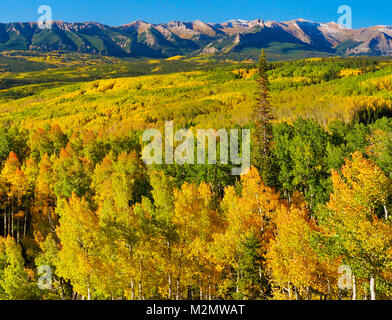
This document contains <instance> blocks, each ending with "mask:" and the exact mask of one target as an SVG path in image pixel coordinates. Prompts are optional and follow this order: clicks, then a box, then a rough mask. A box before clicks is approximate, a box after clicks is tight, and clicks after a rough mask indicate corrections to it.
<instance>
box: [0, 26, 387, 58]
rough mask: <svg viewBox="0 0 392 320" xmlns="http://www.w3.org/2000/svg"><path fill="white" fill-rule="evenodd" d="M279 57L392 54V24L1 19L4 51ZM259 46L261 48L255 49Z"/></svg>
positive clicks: (121, 55) (131, 55) (1, 37)
mask: <svg viewBox="0 0 392 320" xmlns="http://www.w3.org/2000/svg"><path fill="white" fill-rule="evenodd" d="M261 47H265V48H266V49H267V51H268V50H269V51H270V52H272V53H274V54H275V55H276V56H281V57H297V56H298V55H302V56H317V55H335V54H339V55H364V54H366V55H392V27H391V26H375V27H370V28H363V29H345V28H343V27H341V26H339V25H338V24H336V23H334V22H330V23H316V22H312V21H307V20H303V19H297V20H291V21H287V22H274V21H266V22H265V21H263V20H260V19H256V20H253V21H247V20H230V21H227V22H225V23H220V24H218V23H204V22H202V21H198V20H197V21H193V22H181V21H173V22H169V23H164V24H150V23H147V22H144V21H140V20H139V21H135V22H132V23H129V24H126V25H123V26H119V27H111V26H107V25H103V24H100V23H96V22H88V23H66V22H54V23H53V26H52V29H51V30H40V29H39V28H38V25H37V24H36V23H5V24H4V23H2V24H0V50H1V51H4V50H43V51H51V50H69V51H78V52H84V53H97V54H102V55H108V56H116V57H156V58H163V57H170V56H175V55H184V54H200V53H202V54H223V55H225V54H232V55H239V56H241V57H243V58H246V57H253V56H254V55H255V53H256V52H257V51H258V50H259V49H260V48H261ZM256 49H257V50H256Z"/></svg>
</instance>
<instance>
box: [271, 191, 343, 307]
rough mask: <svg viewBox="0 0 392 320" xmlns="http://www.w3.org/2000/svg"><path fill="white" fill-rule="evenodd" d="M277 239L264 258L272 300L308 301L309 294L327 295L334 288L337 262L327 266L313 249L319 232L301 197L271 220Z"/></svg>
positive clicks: (279, 210)
mask: <svg viewBox="0 0 392 320" xmlns="http://www.w3.org/2000/svg"><path fill="white" fill-rule="evenodd" d="M274 224H275V225H276V237H275V238H274V239H272V240H271V243H270V248H269V250H268V253H267V255H266V259H267V266H268V270H269V273H270V274H271V283H272V287H273V296H274V298H275V299H299V298H305V299H311V298H312V292H314V293H317V294H318V295H319V296H323V295H330V294H331V293H332V289H333V288H331V287H336V284H337V276H338V274H337V269H338V267H339V264H338V262H337V261H336V262H330V261H329V260H328V259H325V258H324V259H323V258H322V257H320V256H319V255H318V252H317V251H316V250H315V249H314V248H313V247H312V243H311V242H312V235H313V234H315V233H317V232H320V230H319V227H318V226H317V223H316V221H315V220H314V219H313V218H311V215H310V212H309V209H308V208H307V204H306V203H305V201H304V199H303V196H302V195H301V194H298V193H295V194H294V195H293V197H292V202H291V203H290V205H289V206H288V205H281V206H280V207H278V209H277V212H276V216H275V218H274Z"/></svg>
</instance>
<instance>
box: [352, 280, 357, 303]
mask: <svg viewBox="0 0 392 320" xmlns="http://www.w3.org/2000/svg"><path fill="white" fill-rule="evenodd" d="M353 300H357V285H356V283H355V275H353Z"/></svg>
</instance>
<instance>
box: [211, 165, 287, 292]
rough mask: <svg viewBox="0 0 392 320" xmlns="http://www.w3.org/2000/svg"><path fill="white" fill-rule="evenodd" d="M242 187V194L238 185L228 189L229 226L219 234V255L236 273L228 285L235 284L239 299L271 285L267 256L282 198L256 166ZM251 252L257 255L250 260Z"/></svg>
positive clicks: (226, 216)
mask: <svg viewBox="0 0 392 320" xmlns="http://www.w3.org/2000/svg"><path fill="white" fill-rule="evenodd" d="M239 189H240V190H239V191H238V194H237V191H236V190H235V188H234V187H228V188H226V189H225V196H224V198H223V200H222V203H221V206H222V209H223V212H224V219H225V225H226V229H225V232H224V233H222V234H219V233H218V234H216V236H215V246H216V253H215V255H217V256H218V257H219V258H218V260H220V261H221V267H225V268H228V270H230V271H228V272H230V273H231V274H232V275H233V276H232V277H231V278H232V279H231V281H229V282H227V285H229V286H234V288H235V292H236V297H237V298H240V297H244V296H248V297H255V296H259V297H260V296H262V297H265V294H266V292H267V291H268V289H267V286H268V284H267V283H266V277H265V274H264V269H265V264H264V255H265V253H266V252H267V250H268V246H269V243H270V240H271V239H272V238H273V237H274V229H275V227H274V224H273V219H274V216H275V214H276V210H277V208H278V207H279V206H280V203H281V200H280V196H279V193H277V192H275V190H274V189H272V188H270V187H268V186H266V185H265V184H264V183H263V182H262V180H261V178H260V175H259V173H258V171H257V169H256V168H254V167H252V168H251V169H250V171H249V173H248V174H246V175H244V176H241V185H240V186H239ZM255 241H256V242H255ZM252 243H254V244H252ZM249 251H251V252H253V253H252V254H253V255H254V257H255V258H254V259H253V260H251V261H246V260H244V259H243V256H244V255H245V256H246V255H247V254H249ZM246 252H248V253H246ZM230 283H231V284H230ZM222 290H225V289H222Z"/></svg>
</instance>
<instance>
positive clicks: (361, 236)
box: [327, 152, 392, 300]
mask: <svg viewBox="0 0 392 320" xmlns="http://www.w3.org/2000/svg"><path fill="white" fill-rule="evenodd" d="M332 182H333V193H332V194H331V199H330V201H329V203H328V208H329V210H330V211H331V212H332V213H331V215H330V217H329V219H328V221H327V222H328V225H329V227H330V229H331V230H333V231H334V233H335V234H336V236H335V237H336V239H338V243H337V245H339V246H340V247H341V248H342V253H343V255H344V260H345V261H344V262H345V263H346V264H347V265H348V266H350V267H351V269H352V270H353V273H354V274H355V275H357V276H359V277H366V278H368V279H369V282H370V296H371V299H372V300H375V299H376V290H377V287H376V282H377V280H382V277H383V274H388V271H390V268H391V265H390V262H389V261H390V259H391V257H392V247H391V243H392V226H391V224H390V222H389V220H388V219H386V218H388V216H387V210H386V207H387V206H388V204H387V200H388V197H389V196H390V194H391V193H392V180H391V179H390V178H388V177H387V176H386V175H385V173H384V172H383V171H382V170H381V169H380V168H379V167H378V166H377V165H376V164H375V163H374V162H373V161H371V160H368V159H366V158H364V157H363V156H362V154H361V153H359V152H355V153H354V154H352V160H350V159H347V160H346V163H345V165H344V166H343V167H342V170H341V175H340V174H339V173H338V172H336V171H333V172H332Z"/></svg>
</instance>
